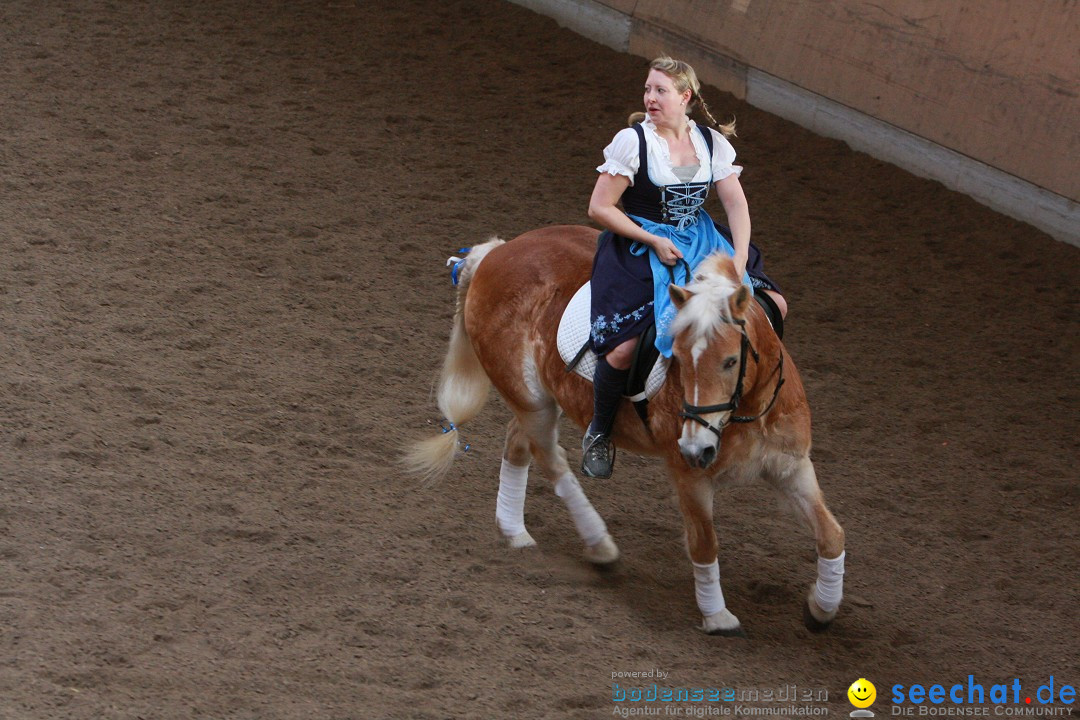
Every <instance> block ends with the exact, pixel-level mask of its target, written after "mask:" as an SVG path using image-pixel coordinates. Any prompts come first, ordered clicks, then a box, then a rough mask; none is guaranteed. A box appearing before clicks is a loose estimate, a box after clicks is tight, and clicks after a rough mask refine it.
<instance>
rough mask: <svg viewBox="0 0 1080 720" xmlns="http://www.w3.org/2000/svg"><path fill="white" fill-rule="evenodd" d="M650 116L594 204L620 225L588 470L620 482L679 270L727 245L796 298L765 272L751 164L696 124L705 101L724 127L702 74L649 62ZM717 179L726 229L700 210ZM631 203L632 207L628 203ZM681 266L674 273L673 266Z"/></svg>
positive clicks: (633, 121) (601, 254)
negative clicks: (636, 360)
mask: <svg viewBox="0 0 1080 720" xmlns="http://www.w3.org/2000/svg"><path fill="white" fill-rule="evenodd" d="M649 67H650V70H649V76H648V79H647V80H646V81H645V97H644V101H645V112H644V113H634V114H633V115H631V116H630V127H628V128H625V129H623V130H621V131H620V132H619V133H618V134H617V135H616V136H615V138H614V139H613V140H612V141H611V144H610V145H608V146H607V147H606V148H604V164H603V165H601V166H600V167H598V168H597V171H599V173H600V176H599V177H598V178H597V180H596V186H595V187H594V188H593V193H592V197H591V199H590V200H589V217H590V218H592V219H593V220H594V221H595V222H597V223H599V224H600V225H602V226H603V227H604V228H605V229H607V230H609V231H610V232H605V233H602V234H601V235H600V239H599V241H598V243H597V250H596V258H595V260H594V262H593V271H592V312H591V321H592V327H591V333H590V340H591V344H592V349H593V351H594V352H596V354H597V355H598V356H599V359H598V362H597V366H596V374H595V376H594V378H593V387H594V395H593V419H592V423H591V424H590V425H589V428H588V429H587V430H586V432H585V437H584V439H583V440H582V449H583V450H584V456H583V459H582V472H583V473H584V474H585V475H587V476H589V477H595V478H606V477H611V471H612V466H613V464H614V460H615V450H614V447H613V446H612V444H611V428H612V426H613V425H614V422H615V415H616V412H617V410H618V408H619V402H620V401H621V399H622V395H623V392H624V390H625V387H626V379H627V375H628V374H629V368H630V363H631V360H632V356H633V352H634V349H635V343H636V340H637V337H638V336H639V335H640V334H641V333H642V332H644V331H645V330H646V329H647V328H648V326H649V324H650V323H652V322H653V321H654V320H655V322H656V325H657V328H656V331H657V332H656V336H657V342H656V345H657V349H658V350H659V351H660V352H661V353H662V354H664V355H665V356H666V357H670V356H671V338H670V337H669V336H668V335H667V334H666V332H665V330H666V328H667V326H668V325H669V324H670V322H671V320H672V319H673V318H674V312H675V311H674V308H672V307H671V306H670V301H669V300H668V293H667V285H668V283H669V282H670V280H671V277H672V275H671V272H674V273H675V277H676V279H677V280H678V281H680V282H686V281H688V280H689V278H687V277H686V276H685V275H686V270H684V269H682V268H681V267H680V266H683V265H684V264H686V265H687V267H689V268H693V267H694V266H696V264H697V263H698V262H700V261H701V260H702V259H704V258H705V256H707V255H708V254H710V253H711V252H713V251H715V250H718V249H722V250H724V251H726V252H727V253H728V254H729V255H731V256H732V257H733V258H734V261H735V269H736V272H738V273H739V274H740V275H741V276H742V277H743V281H744V282H746V283H747V284H749V285H751V286H753V287H754V288H755V289H757V291H758V292H759V293H761V292H764V293H765V294H767V296H768V297H769V298H771V300H772V301H773V302H774V303H775V305H776V306H777V309H778V310H779V311H780V313H781V315H785V314H786V313H787V304H786V303H785V302H784V298H783V296H782V295H781V294H780V290H779V288H778V287H777V286H776V284H775V283H773V282H772V281H771V280H770V279H769V278H768V277H767V276H765V275H764V273H763V272H762V271H761V257H760V253H758V252H757V248H755V247H754V246H753V245H751V243H750V213H749V210H748V208H747V204H746V197H745V195H744V194H743V189H742V185H740V184H739V174H740V173H741V172H742V168H741V167H739V166H737V165H733V164H732V163H733V161H734V160H735V150H734V148H732V147H731V143H729V142H728V141H727V139H726V137H727V136H732V135H734V134H735V126H734V123H732V124H730V125H720V126H719V127H720V130H721V132H717V131H716V130H713V129H712V128H708V127H705V126H702V125H698V124H696V123H695V122H694V121H693V120H691V119H690V117H689V113H690V111H691V110H692V109H693V108H694V107H696V106H700V107H701V110H702V112H703V113H704V114H705V116H706V117H707V118H708V119H709V121H710V122H711V123H712V124H714V125H716V124H717V123H716V120H715V119H714V118H713V117H712V114H711V113H710V112H709V109H708V107H707V106H706V105H705V101H704V100H703V99H702V98H701V95H700V94H699V92H700V87H701V85H700V83H699V82H698V79H697V75H696V74H695V73H694V69H693V68H692V67H690V66H689V65H688V64H686V63H684V62H681V61H679V60H673V59H671V58H669V57H666V56H663V57H659V58H657V59H656V60H653V61H652V63H650V65H649ZM710 185H715V187H716V192H717V194H718V195H719V197H720V202H721V203H722V204H723V206H724V212H725V213H726V214H727V221H728V225H729V226H730V231H728V229H727V228H722V227H718V226H716V225H715V224H714V223H713V221H712V220H711V218H709V216H708V215H707V214H706V213H705V212H704V210H703V209H701V205H702V203H704V201H705V197H706V196H707V195H708V191H709V186H710ZM620 201H621V202H622V209H620V208H619V207H618V206H617V203H619V202H620ZM669 268H671V270H669Z"/></svg>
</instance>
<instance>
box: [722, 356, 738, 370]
mask: <svg viewBox="0 0 1080 720" xmlns="http://www.w3.org/2000/svg"><path fill="white" fill-rule="evenodd" d="M737 362H739V361H738V360H736V359H735V358H733V357H729V358H728V359H727V360H725V361H724V369H725V370H730V369H731V368H733V367H735V364H736V363H737Z"/></svg>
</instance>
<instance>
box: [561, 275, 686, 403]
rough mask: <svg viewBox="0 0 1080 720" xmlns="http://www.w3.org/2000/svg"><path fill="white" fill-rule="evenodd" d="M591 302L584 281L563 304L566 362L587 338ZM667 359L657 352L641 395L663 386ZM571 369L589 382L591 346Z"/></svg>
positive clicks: (593, 361) (593, 367) (593, 359)
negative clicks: (657, 357) (567, 303)
mask: <svg viewBox="0 0 1080 720" xmlns="http://www.w3.org/2000/svg"><path fill="white" fill-rule="evenodd" d="M591 304H592V289H591V286H590V284H589V283H585V284H584V285H582V286H581V289H580V290H578V291H577V292H576V293H574V297H572V298H570V304H569V305H567V306H566V311H565V312H564V313H563V316H562V319H561V320H559V340H558V342H559V355H561V356H562V359H563V362H565V363H567V364H569V363H570V362H571V361H573V359H574V356H576V355H577V354H578V352H580V351H581V346H582V345H584V344H585V341H586V340H588V339H589V327H590V324H591V323H590V322H589V310H590V307H591ZM670 362H671V361H670V360H669V359H668V358H666V357H664V356H663V355H661V356H660V359H659V360H657V361H656V364H655V365H653V369H652V372H650V373H649V379H648V380H646V381H645V397H647V398H651V397H652V396H653V395H655V394H656V393H657V391H659V390H660V388H661V386H663V384H664V378H666V377H667V369H668V364H669V363H670ZM574 372H576V373H577V374H578V375H580V376H581V377H583V378H585V379H586V380H588V381H589V382H592V379H593V374H594V373H595V372H596V353H594V352H593V351H592V350H588V351H586V352H585V354H584V355H582V356H581V360H580V361H578V364H577V365H576V366H575V367H574ZM639 399H640V398H638V397H634V398H631V400H635V401H636V400H639Z"/></svg>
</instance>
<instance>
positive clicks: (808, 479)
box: [766, 457, 845, 632]
mask: <svg viewBox="0 0 1080 720" xmlns="http://www.w3.org/2000/svg"><path fill="white" fill-rule="evenodd" d="M766 478H767V479H768V480H769V481H770V483H771V484H772V485H773V486H774V487H776V489H778V490H779V491H780V492H781V493H783V494H784V495H785V496H786V498H787V499H788V500H789V501H790V502H791V504H792V505H793V506H794V507H795V508H796V510H797V511H798V513H799V515H800V516H801V517H802V518H803V519H804V520H805V521H806V523H807V524H808V525H809V526H810V528H811V529H812V530H813V532H814V538H815V540H816V541H817V553H818V562H817V581H816V582H815V583H814V584H813V585H811V586H810V592H809V594H808V595H807V598H806V605H805V606H804V613H803V622H804V624H805V625H806V627H807V629H809V630H810V631H811V632H821V631H823V630H825V629H826V628H828V627H829V624H830V623H831V622H832V621H833V618H835V617H836V613H837V611H839V609H840V600H841V598H842V597H843V594H844V557H845V552H844V529H843V528H842V527H840V523H838V522H836V518H835V517H833V514H832V513H831V512H830V511H829V508H828V507H827V506H826V505H825V496H824V495H823V494H822V492H821V488H820V487H819V486H818V481H817V474H816V473H815V472H814V464H813V463H812V462H811V461H810V458H809V457H804V458H801V459H800V460H798V461H797V463H796V464H795V466H794V468H793V469H792V471H790V472H786V473H783V474H781V475H779V476H774V477H769V476H768V475H767V476H766Z"/></svg>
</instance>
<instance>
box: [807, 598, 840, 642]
mask: <svg viewBox="0 0 1080 720" xmlns="http://www.w3.org/2000/svg"><path fill="white" fill-rule="evenodd" d="M836 612H837V611H836V610H833V611H832V612H825V611H824V610H822V609H821V608H820V607H818V604H817V602H815V601H814V594H813V591H811V593H810V596H809V597H807V598H806V602H805V603H803V625H805V626H806V629H807V630H809V631H810V632H812V633H821V632H825V631H826V630H828V629H829V626H830V625H832V621H833V618H835V617H836Z"/></svg>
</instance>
